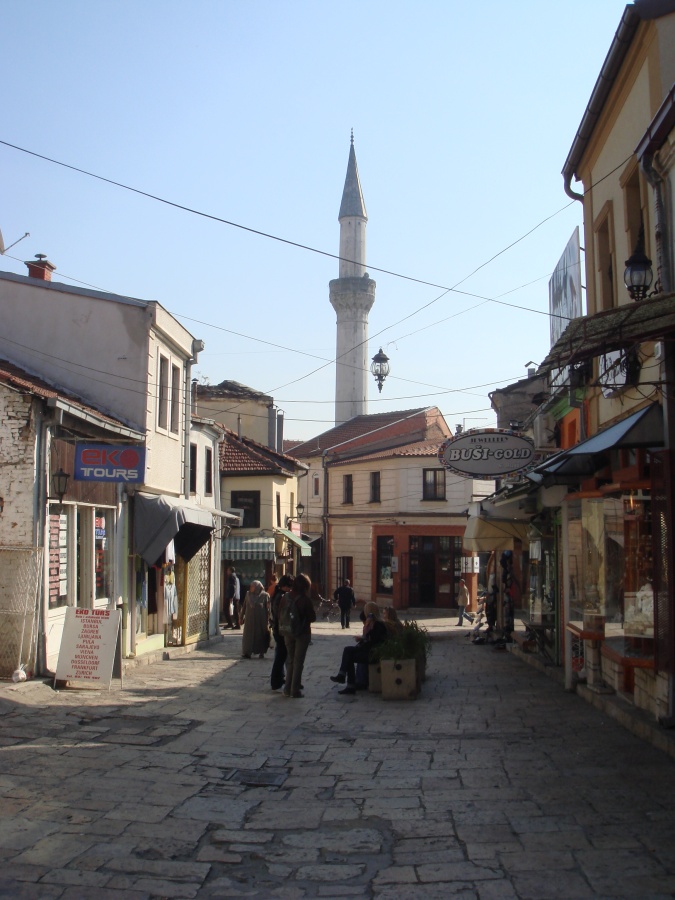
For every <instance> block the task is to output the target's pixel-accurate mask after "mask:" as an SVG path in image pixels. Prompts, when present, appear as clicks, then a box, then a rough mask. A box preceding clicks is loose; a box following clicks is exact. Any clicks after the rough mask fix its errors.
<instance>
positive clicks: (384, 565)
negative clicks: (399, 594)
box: [376, 472, 394, 594]
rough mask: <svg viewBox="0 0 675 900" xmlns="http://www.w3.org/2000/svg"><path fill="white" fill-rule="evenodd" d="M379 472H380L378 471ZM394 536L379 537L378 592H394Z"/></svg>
mask: <svg viewBox="0 0 675 900" xmlns="http://www.w3.org/2000/svg"><path fill="white" fill-rule="evenodd" d="M377 474H379V472H378V473H377ZM393 552H394V538H393V537H392V536H390V535H387V536H386V537H378V538H377V587H376V591H377V593H378V594H393V592H394V578H393V576H392V571H391V569H392V565H391V560H392V554H393Z"/></svg>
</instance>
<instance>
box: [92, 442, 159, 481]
mask: <svg viewBox="0 0 675 900" xmlns="http://www.w3.org/2000/svg"><path fill="white" fill-rule="evenodd" d="M144 479H145V447H138V446H134V445H133V444H76V445H75V481H112V482H125V483H127V484H142V483H143V481H144Z"/></svg>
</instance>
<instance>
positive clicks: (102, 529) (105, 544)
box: [94, 509, 114, 601]
mask: <svg viewBox="0 0 675 900" xmlns="http://www.w3.org/2000/svg"><path fill="white" fill-rule="evenodd" d="M113 526H114V515H113V510H112V509H97V510H95V511H94V547H95V550H94V578H95V597H96V599H97V600H106V601H107V600H109V599H110V598H111V597H112V593H113Z"/></svg>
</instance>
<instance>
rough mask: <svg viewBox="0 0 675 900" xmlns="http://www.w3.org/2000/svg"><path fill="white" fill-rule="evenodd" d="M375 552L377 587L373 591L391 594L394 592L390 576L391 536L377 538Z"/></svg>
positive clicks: (392, 549)
mask: <svg viewBox="0 0 675 900" xmlns="http://www.w3.org/2000/svg"><path fill="white" fill-rule="evenodd" d="M376 552H377V586H376V588H375V590H376V591H377V593H378V594H392V593H393V592H394V578H393V575H392V556H393V552H394V538H393V536H390V535H387V536H378V538H377V545H376Z"/></svg>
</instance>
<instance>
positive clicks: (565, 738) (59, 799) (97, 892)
mask: <svg viewBox="0 0 675 900" xmlns="http://www.w3.org/2000/svg"><path fill="white" fill-rule="evenodd" d="M426 624H427V625H428V627H429V630H430V631H431V633H432V635H433V637H434V641H433V651H432V655H431V657H430V661H429V671H428V680H427V681H426V683H425V684H424V687H423V691H422V695H421V696H420V698H419V699H418V700H417V701H415V702H387V701H384V700H382V698H381V697H380V696H379V695H375V694H369V693H366V692H359V693H358V694H357V695H356V696H355V697H344V696H339V695H338V694H337V689H336V686H334V685H332V684H331V682H330V681H329V678H328V676H329V675H331V674H334V672H335V671H336V669H337V664H338V662H339V658H340V651H341V648H342V646H343V644H344V642H345V640H346V638H345V636H344V633H343V632H341V631H340V628H339V626H337V627H336V626H335V625H329V624H325V623H321V624H319V625H318V626H316V628H315V633H314V639H313V643H312V646H311V647H310V649H309V653H308V657H307V665H306V668H305V675H304V683H305V698H304V699H297V700H291V699H286V698H284V697H283V696H281V694H279V693H275V692H273V691H271V690H270V688H269V672H270V668H271V659H269V658H268V659H266V660H258V659H252V660H248V659H246V660H245V659H240V658H239V654H240V648H241V637H240V634H238V633H227V634H226V635H225V639H224V640H223V641H222V642H214V643H213V644H212V645H211V646H209V647H208V649H205V650H198V651H195V652H193V653H189V654H187V655H184V656H181V657H178V658H175V659H170V660H166V661H162V662H158V663H156V664H154V665H150V666H138V667H137V668H135V669H133V670H132V671H131V672H130V673H129V674H127V675H125V679H124V689H123V690H120V688H119V682H117V681H116V682H113V687H112V690H111V692H108V691H100V692H99V691H91V690H72V689H68V690H64V691H60V692H55V691H53V690H52V688H51V687H50V686H49V685H47V684H44V683H43V682H40V681H34V682H29V683H27V684H24V685H11V684H7V683H4V684H2V685H1V686H0V712H1V713H2V716H1V718H0V751H1V764H0V797H1V798H2V799H1V802H0V859H2V868H1V869H0V895H1V896H3V897H12V898H21V897H36V898H52V897H53V898H80V897H86V898H88V897H91V898H108V897H111V898H113V897H120V898H122V897H123V898H142V897H197V896H198V897H200V898H201V897H203V898H207V897H289V898H293V897H298V898H300V897H377V898H381V900H394V898H417V897H419V898H430V897H448V896H453V897H465V898H485V900H488V898H490V900H491V898H515V897H518V898H533V900H545V898H562V897H564V898H584V897H607V898H609V897H631V898H635V897H640V898H647V897H649V898H657V897H663V898H665V897H673V896H674V895H675V803H674V798H675V761H674V760H673V759H671V758H670V757H669V756H667V755H666V754H665V753H663V752H662V751H660V750H658V749H656V748H654V747H653V746H651V745H650V744H648V743H647V742H645V741H642V740H641V739H640V738H638V737H635V736H634V735H633V734H631V733H630V732H628V731H627V730H625V729H624V728H622V727H621V726H620V725H618V724H617V723H615V722H614V721H613V720H612V719H610V718H609V717H607V716H603V715H602V713H600V712H598V711H597V710H595V709H593V708H592V707H591V706H590V705H589V704H587V703H586V702H584V701H583V700H581V699H580V698H579V697H577V696H575V695H573V694H568V693H565V692H564V691H563V690H562V689H561V687H560V686H559V685H558V684H556V683H555V682H554V681H552V680H550V679H548V678H546V677H545V676H544V675H543V674H541V673H540V672H538V671H535V670H534V669H532V668H530V667H528V666H527V665H525V664H524V663H523V662H522V661H521V660H519V659H517V658H516V657H515V656H513V655H511V654H510V653H507V652H501V653H500V652H496V651H494V650H493V649H492V648H491V647H487V646H481V647H479V646H474V645H472V644H471V643H470V642H469V641H468V640H467V639H466V636H465V635H466V630H461V629H458V628H456V627H453V626H449V625H448V622H447V620H446V621H445V622H443V621H442V620H430V621H429V622H428V623H426ZM350 636H351V635H350ZM268 657H271V654H268Z"/></svg>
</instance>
